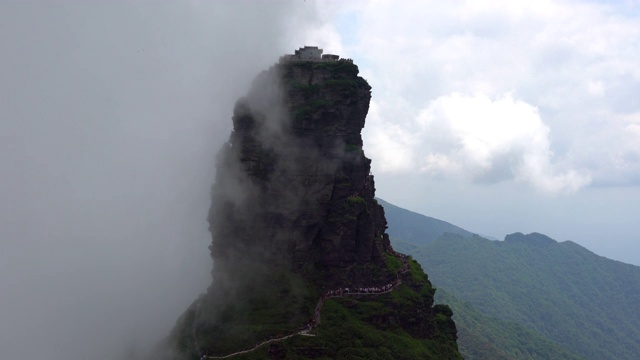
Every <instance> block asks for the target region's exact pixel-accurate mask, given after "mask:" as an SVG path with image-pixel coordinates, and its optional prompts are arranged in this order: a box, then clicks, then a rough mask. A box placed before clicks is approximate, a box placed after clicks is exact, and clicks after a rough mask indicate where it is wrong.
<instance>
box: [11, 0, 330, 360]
mask: <svg viewBox="0 0 640 360" xmlns="http://www.w3.org/2000/svg"><path fill="white" fill-rule="evenodd" d="M314 14H316V8H315V5H313V4H307V3H303V2H297V1H280V2H268V3H267V2H264V3H263V2H245V1H234V2H218V1H216V2H205V1H185V2H161V3H156V2H152V1H136V2H118V1H113V2H111V1H110V2H100V3H97V2H91V3H85V2H82V3H81V2H71V3H64V4H62V3H59V2H49V1H42V2H35V1H29V2H15V1H8V2H2V3H0V23H2V31H1V32H0V45H1V47H2V49H3V56H2V57H1V58H0V84H2V86H0V108H1V109H2V121H0V140H1V141H0V143H1V144H2V145H1V146H2V151H0V164H2V166H0V178H2V184H0V241H1V245H2V251H0V292H1V293H2V297H1V298H0V320H1V321H0V324H1V325H0V358H3V359H27V358H37V357H43V356H44V357H47V358H49V359H56V360H57V359H114V358H117V359H123V358H124V359H130V358H136V357H138V356H139V355H140V352H141V351H142V350H144V348H145V347H148V346H151V344H153V343H154V342H155V341H156V340H158V339H159V338H160V337H162V336H165V335H166V334H168V332H169V330H170V329H171V327H172V326H173V324H174V322H175V320H176V319H177V317H178V316H179V315H180V313H181V312H182V311H183V310H184V309H185V308H186V307H187V305H188V304H189V303H190V302H191V301H192V300H193V299H194V298H195V297H196V296H197V294H198V293H199V292H201V291H203V290H204V289H205V288H206V286H207V285H208V284H209V283H210V274H209V271H210V269H211V259H210V257H209V254H208V250H207V246H208V244H209V242H210V234H209V233H208V231H207V228H208V225H207V222H206V217H207V210H208V207H209V205H210V198H209V192H210V186H211V183H212V182H213V178H214V163H215V153H216V152H217V151H218V149H219V148H220V146H221V144H222V142H223V141H224V140H225V139H226V138H227V136H228V134H229V131H230V128H231V114H232V110H233V103H234V102H235V101H236V100H237V98H238V97H239V96H240V95H241V94H243V93H245V92H246V90H247V88H248V86H249V84H250V81H251V79H253V78H254V77H255V75H256V73H258V72H259V71H261V70H263V69H265V68H267V67H268V66H269V65H271V64H273V63H274V62H276V61H277V59H278V56H279V55H281V54H283V53H285V52H290V51H291V50H292V49H294V48H296V47H298V46H301V44H304V42H305V41H304V40H305V38H306V34H307V29H308V26H312V25H314V24H316V23H317V20H316V15H314ZM299 15H303V16H304V17H305V19H307V20H308V21H307V23H301V24H296V27H295V31H293V24H292V23H291V21H290V19H291V18H296V17H297V16H299ZM319 45H321V46H322V45H324V44H319Z"/></svg>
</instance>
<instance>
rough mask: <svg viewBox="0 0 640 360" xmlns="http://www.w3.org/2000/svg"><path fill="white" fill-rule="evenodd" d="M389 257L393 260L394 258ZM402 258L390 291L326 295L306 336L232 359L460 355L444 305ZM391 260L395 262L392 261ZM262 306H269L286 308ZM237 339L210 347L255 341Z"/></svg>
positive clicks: (388, 359)
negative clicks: (406, 267)
mask: <svg viewBox="0 0 640 360" xmlns="http://www.w3.org/2000/svg"><path fill="white" fill-rule="evenodd" d="M389 256H390V257H393V256H391V255H389ZM393 259H394V260H397V258H395V257H394V258H393ZM408 261H409V262H410V264H411V265H410V267H409V268H410V270H409V271H408V272H405V273H403V274H402V275H401V281H402V284H401V285H398V286H397V287H396V288H395V289H394V290H393V291H390V292H387V293H383V294H372V295H359V296H358V295H351V296H342V297H331V298H328V299H327V300H325V301H324V305H323V307H322V311H321V323H320V325H319V326H317V327H316V328H315V329H314V330H313V331H312V332H310V333H309V334H308V335H301V334H299V335H294V336H291V337H289V338H287V339H284V340H282V341H275V342H272V343H266V344H264V345H262V346H260V347H259V348H257V349H255V350H253V351H250V352H247V353H244V354H238V355H235V356H233V357H232V358H233V359H252V360H254V359H255V360H258V359H273V358H278V359H292V360H293V359H354V360H355V359H362V360H377V359H380V360H382V359H385V360H392V359H399V360H402V359H406V360H412V359H443V360H447V359H452V360H454V359H455V360H458V359H462V357H461V356H460V355H459V353H458V350H457V345H456V342H455V338H456V328H455V324H454V323H453V321H452V320H451V310H450V309H449V307H448V306H446V305H436V306H433V307H432V300H433V293H434V290H433V288H432V287H431V285H430V283H429V281H428V279H427V277H426V275H425V274H424V272H423V271H422V268H421V267H420V265H418V264H417V263H416V262H415V261H413V260H408ZM392 262H394V261H392ZM394 264H395V265H397V263H395V262H394ZM400 266H402V264H401V263H400ZM394 267H395V266H394ZM398 270H399V269H398ZM279 299H280V300H286V298H285V299H283V298H279ZM268 305H269V306H268V307H269V308H272V309H273V308H282V307H285V306H286V305H276V304H268ZM246 314H248V313H246ZM273 315H274V314H273V313H272V312H271V313H269V311H263V312H259V311H258V312H256V313H252V314H251V316H252V317H254V318H255V319H254V320H255V323H256V324H268V323H270V322H273V320H274V317H273ZM257 317H262V318H260V319H258V318H257ZM431 318H433V319H434V321H431V320H430V319H431ZM289 333H290V332H287V331H286V330H285V329H282V332H280V333H276V334H275V335H273V336H272V337H279V336H284V335H286V334H289ZM235 335H236V336H238V337H241V336H243V335H245V336H246V335H247V334H244V333H242V332H238V333H237V334H235ZM187 336H188V335H187ZM214 338H215V336H214ZM243 342H244V343H243V344H239V343H233V344H229V345H228V346H227V347H231V346H234V349H233V350H231V349H228V350H226V351H222V349H223V348H222V347H216V350H217V351H220V353H219V355H226V354H229V353H233V352H234V351H238V350H243V349H248V348H251V347H252V345H253V344H255V343H259V342H260V341H258V340H256V341H254V342H253V343H248V344H246V341H243ZM210 355H218V354H210Z"/></svg>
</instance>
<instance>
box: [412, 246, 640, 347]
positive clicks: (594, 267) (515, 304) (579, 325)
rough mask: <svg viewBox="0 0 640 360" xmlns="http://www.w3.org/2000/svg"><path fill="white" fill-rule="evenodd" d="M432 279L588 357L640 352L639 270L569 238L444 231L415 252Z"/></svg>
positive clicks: (489, 311)
mask: <svg viewBox="0 0 640 360" xmlns="http://www.w3.org/2000/svg"><path fill="white" fill-rule="evenodd" d="M414 255H415V257H416V258H417V259H419V261H420V262H421V263H423V264H425V267H426V268H427V271H428V272H429V274H430V275H431V277H432V279H433V281H434V282H435V283H436V284H439V286H443V287H444V288H447V289H449V290H451V291H452V292H453V293H454V294H456V296H458V297H459V298H461V299H463V300H465V301H468V302H470V303H471V304H473V305H474V306H476V307H477V308H478V309H479V310H480V311H482V312H483V313H485V314H487V315H491V316H496V317H500V318H502V319H505V320H509V321H514V322H517V323H520V324H524V325H526V326H528V327H530V328H531V329H535V330H537V331H538V332H540V333H542V334H544V335H546V336H547V337H549V338H550V339H553V340H555V341H557V342H559V343H562V344H563V345H564V346H565V347H566V348H568V349H570V350H572V351H573V352H576V353H580V354H582V355H584V356H586V357H588V358H591V359H637V356H638V354H640V340H639V339H640V307H639V306H638V304H639V303H640V301H639V300H640V268H639V267H637V266H633V265H627V264H623V263H620V262H617V261H613V260H609V259H606V258H603V257H600V256H598V255H596V254H593V253H592V252H590V251H588V250H586V249H584V248H583V247H581V246H579V245H577V244H575V243H572V242H563V243H553V244H548V245H534V244H527V243H513V242H496V241H490V240H486V239H482V238H478V237H476V238H462V237H459V236H455V235H445V236H443V237H442V238H440V239H438V240H437V241H434V242H432V243H430V244H427V245H425V246H424V247H422V248H421V249H420V250H418V251H417V252H416V253H415V254H414Z"/></svg>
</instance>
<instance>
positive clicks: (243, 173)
mask: <svg viewBox="0 0 640 360" xmlns="http://www.w3.org/2000/svg"><path fill="white" fill-rule="evenodd" d="M310 49H311V50H309V51H312V52H313V54H312V55H314V58H313V59H312V60H310V61H306V60H305V61H300V60H296V61H293V60H291V59H293V57H292V58H291V59H289V58H287V59H289V60H285V61H281V62H280V63H279V64H277V65H274V66H273V67H272V68H271V69H269V70H267V71H265V72H263V73H261V74H260V75H259V76H258V77H257V78H256V80H255V81H254V83H253V86H252V88H251V90H250V91H249V93H248V94H247V96H246V97H244V98H242V99H240V100H239V101H238V102H237V103H236V106H235V109H234V114H233V131H232V133H231V135H230V137H229V140H228V142H227V143H226V144H224V146H223V148H222V149H221V151H220V153H219V155H218V158H217V165H216V181H215V184H214V185H213V187H212V190H211V198H212V202H211V208H210V210H209V216H208V220H209V224H210V231H211V234H212V242H211V245H210V247H209V249H210V252H211V257H212V259H213V270H212V278H213V279H212V283H211V286H210V287H209V289H208V290H207V292H206V293H205V294H203V295H202V296H201V297H200V298H199V299H198V300H196V301H195V302H194V303H193V304H192V305H191V307H190V308H189V309H188V310H187V311H186V312H185V313H184V314H183V315H182V317H181V318H180V319H179V320H178V322H177V324H176V327H175V329H174V331H173V333H172V335H171V336H170V338H169V348H170V353H169V356H168V358H170V359H191V358H193V359H197V358H206V359H216V358H226V357H227V356H237V355H242V356H244V357H243V358H265V356H266V357H268V358H274V359H276V358H295V359H305V358H319V357H324V358H336V357H340V356H338V354H339V353H344V351H347V352H350V351H352V350H348V349H349V348H351V347H352V346H353V343H354V341H356V339H355V338H353V339H351V340H349V339H348V338H349V337H353V336H355V334H356V333H358V334H359V335H358V336H360V337H362V339H366V341H365V340H362V339H361V340H357V341H360V342H362V341H365V342H366V343H367V344H369V345H366V346H365V345H361V346H365V347H367V348H371V347H374V345H373V344H374V343H376V345H375V347H376V348H386V350H384V351H383V353H381V354H387V353H389V352H396V350H391V348H394V349H395V348H397V351H400V352H402V355H397V356H395V357H394V358H397V359H405V358H406V359H413V358H416V354H435V356H437V358H442V359H446V358H451V359H458V358H460V357H459V354H458V351H457V345H456V343H455V339H456V330H455V324H454V323H453V321H452V320H451V311H450V309H449V308H448V307H446V306H445V305H438V306H435V307H434V306H433V293H434V289H433V288H432V287H431V283H430V282H429V280H428V279H427V277H426V275H425V274H424V273H423V272H422V269H421V268H420V266H419V265H418V264H417V263H416V262H415V261H413V260H412V259H411V258H410V257H407V256H406V255H402V254H399V253H397V252H395V251H394V250H393V249H392V247H391V245H390V243H389V237H388V235H387V234H386V233H385V230H386V227H387V223H386V220H385V216H384V210H383V208H382V206H380V205H379V204H378V202H377V201H376V200H375V199H374V194H375V183H374V178H373V175H371V160H370V159H368V158H367V157H366V156H365V155H364V152H363V150H362V137H361V135H360V132H361V130H362V128H363V126H364V122H365V117H366V115H367V111H368V108H369V101H370V99H371V87H370V86H369V85H368V84H367V82H366V81H365V80H364V79H363V78H361V77H359V76H358V67H357V66H356V65H354V64H353V63H352V61H350V60H338V59H337V56H336V55H331V56H330V57H327V58H326V59H325V58H324V57H323V58H318V57H317V56H316V55H318V54H316V52H317V51H316V48H314V47H312V48H310ZM305 59H306V58H305ZM321 322H322V324H320V323H321ZM391 329H401V331H402V332H401V335H397V336H396V337H395V338H394V339H395V340H393V341H391V340H388V339H385V338H384V336H385V334H386V335H388V333H387V331H389V330H391ZM338 338H340V341H338ZM376 339H377V340H376ZM352 340H353V341H352ZM345 341H346V342H345ZM357 341H356V342H357ZM412 341H417V342H415V343H414V345H415V346H414V347H415V348H412V349H409V350H406V349H404V345H402V344H404V343H406V342H412ZM354 351H360V350H358V349H356V350H354ZM367 351H369V352H371V351H373V350H367ZM376 351H377V350H376ZM265 352H266V353H265ZM245 354H246V355H245ZM344 354H346V355H345V356H347V355H348V354H347V353H344ZM344 354H343V355H344ZM372 354H373V355H371V356H369V355H367V356H366V357H365V358H367V359H376V358H378V357H377V355H376V352H375V351H374V353H372ZM341 356H342V355H341ZM385 356H386V355H385ZM347 357H349V356H347ZM387 358H388V357H387Z"/></svg>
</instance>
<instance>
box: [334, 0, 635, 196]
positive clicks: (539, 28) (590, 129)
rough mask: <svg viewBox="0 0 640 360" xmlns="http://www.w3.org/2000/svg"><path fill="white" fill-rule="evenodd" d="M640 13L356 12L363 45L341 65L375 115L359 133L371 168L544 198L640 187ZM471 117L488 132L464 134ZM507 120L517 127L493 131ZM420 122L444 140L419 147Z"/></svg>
mask: <svg viewBox="0 0 640 360" xmlns="http://www.w3.org/2000/svg"><path fill="white" fill-rule="evenodd" d="M638 7H639V5H638V4H637V3H636V4H628V3H627V4H622V3H605V4H603V3H598V2H586V1H573V0H568V1H542V2H520V1H515V2H514V1H502V0H500V1H498V0H494V1H483V2H478V1H458V2H436V1H403V2H396V1H384V0H372V1H368V2H365V3H362V5H360V7H359V8H355V7H354V6H350V7H349V9H348V11H351V12H354V13H357V16H353V17H354V18H357V24H358V29H359V31H358V34H357V36H356V37H355V40H353V39H352V40H351V41H350V44H351V45H349V46H346V45H345V51H347V52H348V53H349V54H352V55H351V56H352V57H354V58H355V59H356V60H357V61H358V63H359V64H360V65H361V69H362V70H363V74H364V76H365V78H366V79H367V80H368V81H369V82H370V83H371V85H372V86H373V94H374V100H375V103H376V106H377V110H376V111H377V113H376V117H377V119H376V120H375V121H372V120H371V117H370V118H369V119H368V123H367V128H366V129H365V130H366V131H365V144H367V146H368V147H370V148H371V150H372V151H371V154H372V155H373V156H374V166H376V167H378V169H385V170H388V171H394V172H400V171H409V169H414V170H416V169H422V171H424V172H425V173H428V174H439V175H438V176H443V175H444V174H453V173H463V174H467V176H468V177H469V178H472V179H474V180H475V181H488V182H493V181H502V180H507V179H514V180H518V181H526V182H528V183H530V184H531V185H532V186H534V187H536V188H540V189H547V190H550V191H561V190H576V189H579V188H580V187H582V186H585V185H586V184H589V183H593V184H605V183H606V184H621V183H627V184H629V183H638V184H640V176H637V174H640V157H637V156H635V155H634V154H636V152H635V145H632V143H633V144H635V143H640V142H639V141H637V140H638V138H637V137H634V136H633V135H632V134H633V131H632V130H631V129H633V126H631V127H629V122H628V121H627V122H625V121H621V120H620V118H621V117H625V116H629V115H632V114H636V113H638V112H640V102H638V101H637V95H634V94H637V93H638V92H639V91H640V62H638V61H637V59H639V58H640V21H638V14H639V13H640V11H639V10H640V9H639V8H638ZM455 94H457V95H455ZM470 94H473V95H470ZM505 94H512V95H510V96H511V97H510V98H509V96H505ZM509 99H511V100H509ZM514 99H517V100H514ZM456 101H458V102H460V101H462V102H464V104H465V106H467V108H456V107H454V106H453V105H451V103H453V102H456ZM509 101H510V102H509ZM469 108H473V109H475V111H478V112H480V113H483V114H489V115H490V117H491V120H490V121H491V122H492V123H493V124H494V125H495V126H496V127H494V128H478V126H479V125H478V122H474V121H471V120H460V119H472V118H475V119H477V118H478V117H477V116H476V117H470V116H469V115H471V114H470V113H469V112H470V110H469ZM445 110H446V111H447V113H442V112H443V111H445ZM534 110H535V111H534ZM436 115H437V116H439V118H438V119H439V120H438V119H435V120H432V121H431V122H429V121H426V118H425V117H427V116H431V117H436ZM519 117H523V118H519ZM507 118H515V119H517V122H506V121H505V120H498V119H507ZM442 119H458V120H455V121H445V120H442ZM534 119H537V120H536V121H534ZM540 119H544V122H542V120H540ZM486 121H487V120H486V118H483V124H484V123H486ZM425 122H426V123H428V124H429V127H430V129H431V130H430V131H432V132H433V134H438V136H435V135H434V136H431V137H428V136H427V137H420V136H419V135H418V134H416V131H418V130H419V131H423V130H420V129H421V128H419V126H418V123H422V125H420V126H423V127H424V126H425ZM515 123H517V124H518V128H517V129H513V128H511V127H510V126H512V125H513V124H515ZM525 126H528V127H527V128H526V130H525V128H522V127H525ZM496 128H500V131H499V132H496V131H494V130H495V129H496ZM489 129H491V130H492V131H489ZM521 129H522V130H521ZM487 132H488V133H487ZM442 134H447V135H446V136H444V137H442V136H440V135H442ZM454 140H455V141H454ZM372 142H373V143H375V144H371V143H372ZM534 144H535V145H534ZM404 147H409V148H411V149H412V150H411V151H407V150H406V149H404ZM392 148H393V151H391V150H390V149H392ZM382 149H387V151H386V152H385V151H382ZM453 154H455V156H453ZM514 154H519V155H520V156H515V155H514ZM531 154H533V155H532V156H525V155H531ZM418 162H420V165H417V164H418ZM505 164H510V165H509V166H506V165H505ZM621 164H623V165H621ZM622 168H624V169H625V170H624V171H622V170H620V169H622ZM586 174H590V175H591V176H592V177H593V178H592V180H593V181H592V182H590V181H589V176H587V175H586Z"/></svg>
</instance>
